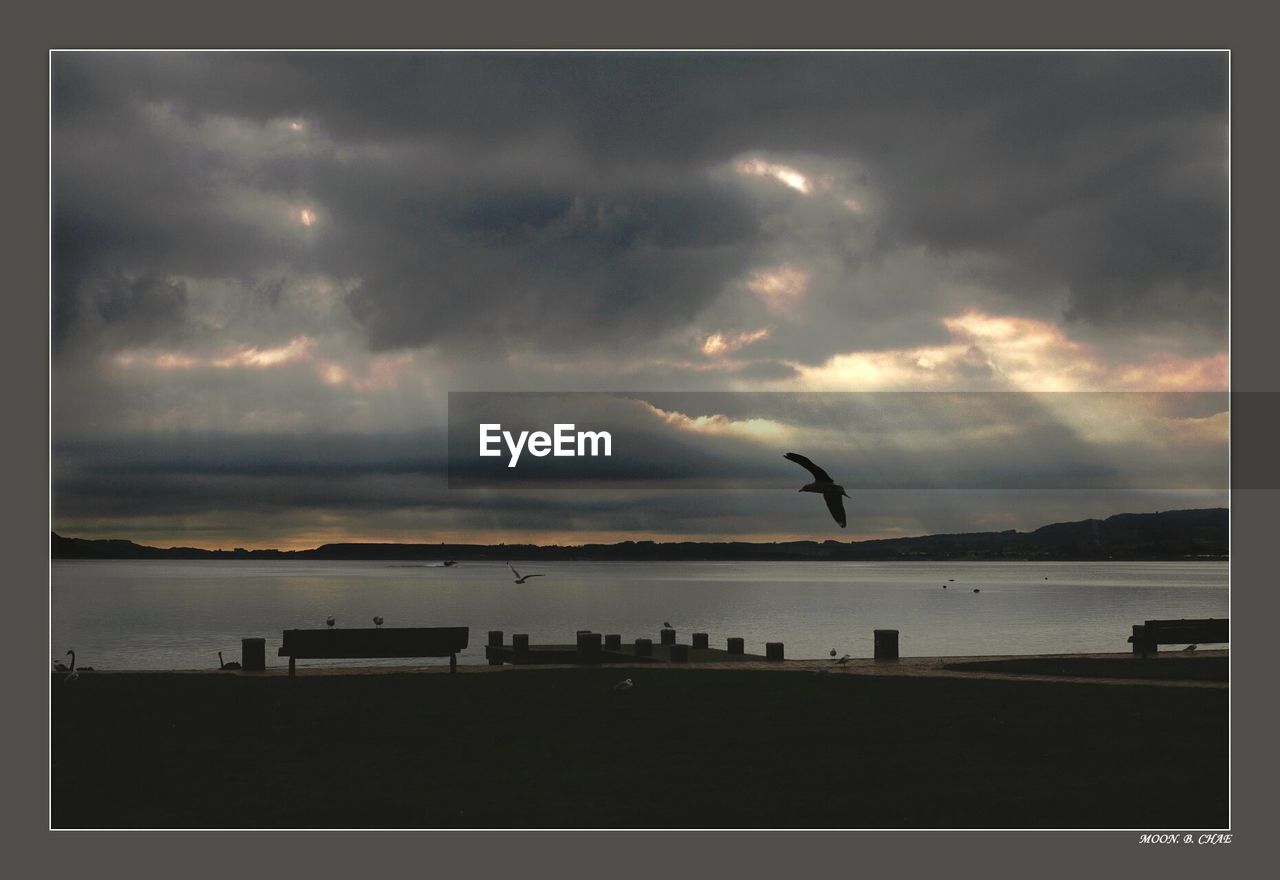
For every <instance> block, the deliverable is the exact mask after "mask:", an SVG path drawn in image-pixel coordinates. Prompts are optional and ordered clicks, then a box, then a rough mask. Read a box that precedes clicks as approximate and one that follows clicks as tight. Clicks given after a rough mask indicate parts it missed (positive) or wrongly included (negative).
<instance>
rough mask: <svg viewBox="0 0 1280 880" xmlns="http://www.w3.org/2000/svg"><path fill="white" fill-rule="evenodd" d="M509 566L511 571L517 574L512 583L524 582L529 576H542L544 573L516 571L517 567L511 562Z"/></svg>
mask: <svg viewBox="0 0 1280 880" xmlns="http://www.w3.org/2000/svg"><path fill="white" fill-rule="evenodd" d="M507 568H509V569H511V573H512V574H513V575H515V576H516V579H515V580H514V581H512V583H514V584H523V583H524V582H525V581H527V580H528V579H529V578H540V577H542V575H540V574H521V573H520V572H518V571H516V567H515V566H514V565H512V564H511V563H510V562H508V563H507Z"/></svg>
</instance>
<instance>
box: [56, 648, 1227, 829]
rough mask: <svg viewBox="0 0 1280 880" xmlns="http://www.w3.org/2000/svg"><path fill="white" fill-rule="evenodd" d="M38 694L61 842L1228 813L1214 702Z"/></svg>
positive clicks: (1108, 688) (736, 680) (991, 684)
mask: <svg viewBox="0 0 1280 880" xmlns="http://www.w3.org/2000/svg"><path fill="white" fill-rule="evenodd" d="M624 677H630V678H632V679H633V680H634V681H635V688H634V689H633V690H631V691H628V692H623V693H615V692H614V691H613V685H614V683H615V682H617V681H619V680H620V679H621V678H624ZM52 699H53V703H52V728H53V732H52V736H53V742H52V754H53V767H52V797H53V806H52V823H53V825H54V827H102V828H119V827H125V828H127V827H334V826H337V827H357V828H361V827H450V826H463V827H651V826H659V827H850V828H880V827H887V828H969V827H980V828H981V827H993V828H1006V827H1007V828H1109V827H1123V828H1143V829H1150V828H1197V829H1204V828H1218V827H1225V826H1226V825H1227V824H1228V815H1227V782H1228V765H1227V750H1228V735H1227V725H1228V702H1227V701H1228V691H1227V689H1225V688H1206V687H1187V688H1181V687H1142V686H1128V685H1092V684H1079V683H1066V682H1044V681H1009V680H990V679H976V680H968V679H964V678H958V677H951V678H922V677H921V678H908V677H874V676H863V675H826V676H815V675H813V674H811V673H807V672H803V673H797V672H781V671H780V672H770V671H756V670H730V669H723V668H721V669H675V670H673V669H663V668H653V669H650V668H647V667H646V668H631V669H625V670H620V669H607V668H578V669H573V668H568V669H553V670H546V669H536V670H530V669H524V670H512V669H504V670H500V671H498V672H497V673H494V674H468V673H465V672H464V673H463V674H459V675H453V676H450V675H440V674H403V673H400V674H383V675H350V676H345V675H325V676H313V677H307V676H299V677H298V678H297V679H294V680H290V679H288V678H285V677H275V676H264V677H255V676H252V675H233V674H224V675H219V674H217V673H211V674H207V675H206V674H172V673H154V674H153V673H137V674H97V675H94V674H92V673H90V674H86V675H84V676H81V678H80V680H79V681H77V682H73V683H70V684H66V683H63V682H62V681H61V680H60V679H59V678H58V677H55V679H54V681H53V697H52Z"/></svg>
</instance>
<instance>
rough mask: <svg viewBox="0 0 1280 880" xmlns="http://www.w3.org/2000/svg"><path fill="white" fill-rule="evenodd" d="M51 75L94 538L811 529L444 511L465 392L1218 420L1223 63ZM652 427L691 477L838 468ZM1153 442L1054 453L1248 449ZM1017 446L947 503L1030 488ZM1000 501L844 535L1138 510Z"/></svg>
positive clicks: (444, 63) (743, 57)
mask: <svg viewBox="0 0 1280 880" xmlns="http://www.w3.org/2000/svg"><path fill="white" fill-rule="evenodd" d="M51 75H52V181H51V183H52V211H53V216H52V236H53V282H52V308H51V314H52V322H53V323H52V341H53V374H54V389H53V390H54V399H53V426H54V441H55V445H54V475H55V478H54V515H55V522H54V524H55V527H56V528H59V529H61V530H65V531H67V532H69V533H73V534H85V535H107V534H111V535H126V536H140V537H146V536H151V537H153V538H154V539H155V540H161V541H163V540H173V541H183V540H185V541H186V542H187V543H196V544H204V545H209V544H216V543H220V542H229V541H239V542H241V543H245V544H252V545H263V544H271V543H283V542H294V543H306V542H307V541H308V540H310V539H312V538H315V539H322V538H335V537H365V538H376V537H379V536H384V537H395V538H397V539H414V538H417V539H423V540H435V539H436V537H435V536H437V535H440V536H444V535H448V536H450V537H452V538H460V537H466V536H471V537H474V538H476V539H478V540H480V539H486V537H487V536H503V537H505V538H507V539H512V538H517V537H519V536H521V535H523V536H525V537H527V538H528V539H531V540H538V539H541V538H543V537H547V536H554V537H556V538H558V539H564V538H565V536H568V535H573V534H582V535H583V536H587V535H590V536H593V537H595V538H600V537H602V536H608V535H612V536H616V537H627V536H641V535H664V536H673V535H681V534H687V535H690V536H705V537H729V536H733V535H753V536H768V535H775V534H781V533H782V532H783V531H784V528H783V526H781V525H780V524H779V523H778V522H776V521H774V520H772V519H771V518H770V517H769V515H768V513H767V509H768V505H756V506H754V507H753V508H751V509H750V510H735V512H734V513H732V515H731V514H729V513H726V512H725V509H724V508H725V504H726V502H725V499H724V498H721V497H718V496H716V495H715V493H711V492H700V493H696V494H688V495H679V494H678V493H677V494H676V495H674V496H664V499H665V500H659V499H657V498H649V499H648V500H646V499H645V497H640V496H638V497H637V498H635V499H632V500H631V501H630V503H628V504H626V505H622V504H617V505H610V504H603V503H602V502H600V501H599V500H597V501H596V502H592V503H587V502H582V501H579V502H574V503H570V502H569V500H568V496H567V495H564V494H561V495H557V496H555V497H545V498H539V497H536V496H527V497H526V501H527V504H522V505H511V506H510V507H509V508H508V509H505V510H494V509H491V507H489V506H486V505H487V503H488V502H487V501H486V500H485V499H483V498H480V497H476V496H472V495H463V494H460V493H457V492H454V493H450V492H449V491H448V490H446V489H444V488H443V476H442V473H443V472H442V470H441V468H442V467H443V462H442V460H441V459H440V457H439V455H438V453H439V445H438V443H437V444H436V446H434V447H433V446H431V444H430V443H428V444H427V447H426V448H424V449H423V450H420V451H419V454H416V455H406V454H405V453H404V450H403V449H400V447H401V446H405V445H408V444H411V442H412V441H413V439H414V438H422V437H426V436H435V435H436V434H438V433H441V432H443V429H444V420H445V409H446V394H447V392H448V391H450V390H454V391H457V390H559V389H572V390H589V389H604V390H611V391H625V390H628V389H636V390H645V389H657V390H670V391H685V390H690V391H692V390H737V391H759V390H770V391H783V392H786V391H794V392H804V391H832V390H836V391H911V390H929V391H974V390H982V391H1033V392H1043V391H1119V390H1123V391H1206V390H1222V389H1225V388H1226V382H1227V358H1226V347H1227V343H1226V339H1227V286H1226V274H1227V239H1226V234H1227V58H1226V56H1225V54H1223V53H1212V52H1189V53H1162V52H1153V53H1110V52H1096V53H1074V52H1071V53H843V52H840V53H760V54H753V53H716V54H698V53H670V54H662V53H601V54H595V53H350V54H332V53H294V54H289V53H79V52H60V53H55V55H54V57H53V62H52V74H51ZM652 405H653V406H654V407H655V408H656V410H657V411H658V412H661V413H663V414H664V415H662V417H661V419H659V422H660V423H661V425H663V426H664V430H667V431H669V432H675V433H674V434H673V436H675V437H677V438H678V435H679V433H680V432H686V433H687V432H688V431H689V430H690V429H691V428H694V429H696V428H698V427H701V429H702V430H703V431H704V433H705V432H707V431H712V432H715V431H718V432H720V436H721V438H722V439H725V440H732V441H733V442H740V443H745V444H753V443H754V444H756V445H757V446H759V447H760V450H768V452H769V454H770V455H772V454H774V453H776V452H778V451H780V450H775V449H774V448H773V445H774V440H775V439H777V438H778V437H779V436H782V435H778V434H777V433H776V432H774V433H771V432H773V430H774V429H773V428H772V427H769V426H770V425H772V424H774V423H775V422H776V423H777V424H779V425H784V426H785V430H786V431H788V432H790V434H788V435H785V436H788V437H789V438H790V439H809V440H811V441H813V442H814V443H815V444H817V443H819V441H821V439H822V438H821V436H819V435H820V434H821V430H820V428H819V427H817V426H814V425H806V424H803V423H797V422H787V421H786V420H785V419H775V418H773V416H768V415H767V414H766V415H757V416H747V417H745V418H746V421H745V422H741V423H739V422H738V421H736V420H735V419H734V417H733V416H732V415H731V414H729V413H726V412H682V411H679V410H676V409H665V408H663V407H662V406H661V405H660V404H659V403H652ZM650 415H652V416H654V418H657V415H655V414H654V413H651V414H650ZM774 415H776V414H774ZM1212 415H1213V414H1210V416H1212ZM1148 416H1149V414H1147V415H1144V416H1142V418H1139V419H1136V420H1135V418H1133V417H1132V416H1131V415H1129V414H1124V413H1113V414H1112V416H1111V418H1112V420H1113V421H1112V422H1110V423H1106V424H1103V423H1100V422H1099V420H1098V419H1097V418H1093V419H1091V420H1090V423H1089V424H1088V425H1083V426H1082V425H1081V424H1079V423H1078V422H1079V417H1078V415H1076V416H1073V414H1072V413H1070V412H1067V411H1063V412H1058V413H1056V415H1055V418H1057V419H1058V422H1057V424H1058V425H1059V426H1060V430H1061V431H1063V432H1065V433H1064V436H1069V437H1070V438H1071V439H1072V442H1073V443H1074V444H1083V445H1076V446H1073V447H1072V455H1075V456H1078V457H1087V456H1088V454H1089V452H1090V450H1093V449H1095V448H1096V449H1100V450H1103V451H1106V450H1107V449H1110V450H1111V451H1114V449H1115V442H1116V440H1115V437H1116V436H1117V435H1124V438H1125V439H1124V442H1125V443H1126V444H1137V445H1136V446H1133V447H1132V448H1130V447H1129V446H1126V450H1128V451H1127V452H1126V456H1128V457H1126V458H1124V459H1123V460H1124V461H1125V462H1129V463H1131V464H1133V465H1135V466H1136V464H1137V463H1138V462H1145V464H1144V465H1143V466H1144V467H1148V466H1150V465H1151V464H1152V462H1156V463H1162V464H1163V465H1164V466H1167V467H1168V468H1169V469H1170V472H1171V473H1173V472H1174V471H1176V469H1177V465H1178V459H1177V456H1176V455H1175V453H1174V451H1173V450H1175V449H1176V448H1181V447H1178V442H1183V443H1184V445H1185V447H1186V448H1187V449H1192V450H1195V451H1194V453H1191V454H1194V455H1196V456H1200V455H1202V452H1203V449H1204V448H1205V447H1204V441H1205V437H1204V432H1205V431H1206V430H1212V431H1216V432H1217V434H1215V440H1214V442H1215V443H1216V444H1217V447H1215V448H1220V449H1225V442H1226V437H1225V427H1224V425H1223V422H1224V419H1223V418H1221V417H1219V418H1218V420H1217V421H1211V422H1204V421H1199V422H1194V423H1191V422H1187V423H1185V424H1184V423H1183V422H1178V423H1177V424H1175V425H1173V428H1171V429H1170V430H1168V431H1165V432H1164V433H1162V435H1161V436H1160V437H1159V438H1148V440H1147V441H1146V442H1148V443H1150V444H1151V445H1152V448H1156V447H1157V446H1158V447H1159V454H1155V455H1150V456H1145V457H1144V456H1143V455H1142V454H1141V443H1142V442H1143V441H1142V438H1141V437H1134V436H1132V433H1133V432H1132V430H1131V429H1132V428H1133V426H1134V425H1135V424H1149V423H1148V422H1146V421H1144V419H1146V418H1148ZM752 418H756V419H757V421H755V422H752V421H751V419H752ZM1073 418H1075V421H1074V422H1073ZM1196 418H1201V419H1203V418H1209V416H1204V415H1203V414H1201V415H1198V416H1196ZM682 419H685V420H687V421H682ZM744 426H745V427H744ZM1126 426H1127V427H1126ZM1040 427H1041V426H1040V425H1039V423H1037V430H1039V428H1040ZM1049 430H1050V432H1052V427H1050V428H1049ZM1126 431H1128V433H1126ZM433 432H434V433H433ZM806 432H807V433H806ZM872 436H873V437H874V436H877V435H875V434H874V433H872ZM1001 437H1002V435H1001V434H1000V432H998V431H996V432H992V434H991V436H990V437H989V438H988V439H987V440H986V443H987V445H986V446H985V447H982V448H977V447H973V448H969V447H966V452H965V455H966V456H967V457H966V459H965V461H963V462H957V470H958V471H959V472H964V473H966V474H978V473H980V472H981V468H982V467H983V466H985V464H986V463H990V462H997V461H1000V460H1001V458H1002V457H1003V458H1004V460H1005V461H1008V460H1011V458H1010V456H1007V455H1006V456H1001V454H1000V453H1001V446H1000V444H1001V443H1002V442H1004V443H1008V442H1011V441H1010V440H1009V439H1008V437H1005V438H1004V439H1003V440H1002V439H1001ZM317 438H319V439H317ZM324 438H331V439H332V442H333V443H334V444H337V445H336V446H334V447H333V448H334V449H337V448H341V449H342V450H343V451H342V452H341V453H340V454H339V453H336V452H333V453H326V456H327V457H325V456H322V457H321V458H322V460H323V462H324V463H325V467H324V468H322V469H321V471H322V472H323V476H313V477H311V478H310V479H311V480H312V482H311V483H310V484H308V483H307V482H306V481H307V479H308V477H303V476H299V475H298V474H297V473H295V472H294V471H291V470H290V469H289V466H290V465H291V462H293V458H292V453H291V451H292V450H296V449H297V448H299V446H298V445H299V444H302V445H303V446H304V447H305V446H306V444H308V443H312V442H316V443H321V444H322V445H323V443H324V442H329V441H325V440H324ZM870 440H871V437H868V436H862V437H854V438H853V441H854V444H853V447H852V448H859V449H866V448H867V444H868V443H869V442H870ZM339 441H340V442H339ZM424 442H425V441H424ZM877 442H879V443H881V444H889V445H890V446H891V445H892V444H894V443H897V442H902V441H901V440H900V439H897V440H895V439H894V438H892V437H879V439H878V441H877ZM388 444H391V446H396V445H397V444H399V446H397V447H396V448H397V449H398V450H399V451H397V452H395V453H392V452H391V451H390V447H389V446H388ZM1091 444H1100V445H1091ZM1108 444H1110V445H1109V446H1108ZM326 448H329V447H326ZM744 448H747V447H744ZM750 448H753V449H754V447H750ZM827 448H829V449H830V450H831V452H830V453H829V454H838V452H839V446H838V444H837V445H834V446H830V447H827ZM120 450H129V451H130V455H129V456H126V457H128V458H129V459H130V464H129V467H127V468H124V469H123V470H122V467H123V465H122V464H121V453H120ZM174 450H187V451H188V454H185V455H183V456H178V457H177V458H175V456H174V454H173V451H174ZM245 450H254V452H253V454H252V459H253V460H255V461H257V462H258V465H256V466H254V467H247V466H244V457H245V455H247V453H246V452H245ZM874 451H876V452H877V454H878V455H880V456H881V457H887V458H892V457H893V452H894V450H893V449H891V448H880V449H878V450H874ZM1224 454H1225V453H1224ZM149 457H151V458H149ZM148 460H153V461H156V462H168V464H167V465H166V466H165V467H158V466H157V467H154V468H150V469H149V468H148V467H147V466H146V464H147V461H148ZM304 460H310V459H304ZM746 460H754V459H752V458H751V457H750V456H748V457H747V459H746ZM762 460H763V459H762ZM1012 460H1016V456H1015V457H1013V459H1012ZM344 461H350V462H359V463H360V464H359V466H356V465H355V464H352V465H351V466H350V467H344V465H343V462H344ZM1197 461H1199V459H1197ZM405 462H413V467H412V468H408V469H406V467H405ZM1201 464H1203V462H1201ZM1125 466H1130V465H1125ZM316 467H317V468H319V467H320V465H319V464H316ZM321 471H317V473H320V472H321ZM1149 478H1151V479H1154V477H1152V475H1151V474H1149V473H1144V477H1143V480H1142V482H1143V483H1144V484H1147V485H1150V484H1151V483H1150V479H1149ZM316 481H319V482H318V483H317V482H316ZM1156 482H1159V480H1158V479H1157V480H1156ZM1166 485H1168V486H1172V485H1174V484H1173V483H1172V482H1170V483H1167V484H1166ZM729 494H730V495H731V494H732V493H729ZM904 497H905V496H904ZM999 497H1002V496H998V495H995V496H993V495H990V494H989V493H988V494H987V495H983V496H981V497H980V498H979V497H978V496H975V500H974V504H973V507H972V509H971V510H970V511H969V512H968V513H967V514H966V516H967V517H968V518H967V520H965V519H964V517H961V516H959V514H958V513H957V512H956V511H957V510H958V509H959V508H958V507H956V506H950V507H948V510H949V511H950V512H949V513H948V514H947V516H946V517H945V518H944V517H943V516H942V515H941V514H940V513H939V511H940V510H941V509H942V508H941V506H940V505H930V504H920V505H916V506H915V507H914V508H913V507H912V506H911V505H908V504H906V503H905V502H904V503H902V504H893V505H888V506H887V507H886V506H884V505H882V510H887V509H888V508H889V507H892V508H893V509H894V511H895V513H894V516H893V519H892V523H890V522H889V521H888V520H886V519H885V517H884V516H881V515H880V514H873V513H871V512H870V511H867V510H864V511H861V512H859V511H858V509H857V505H856V504H854V505H852V506H851V526H853V528H851V530H850V531H853V532H856V533H858V534H882V533H884V534H888V533H901V532H902V531H904V530H905V531H911V530H913V529H914V530H919V531H932V530H940V529H950V530H954V529H956V528H967V527H970V526H972V527H979V526H983V527H990V526H991V525H993V524H994V525H1003V524H1002V523H995V522H994V521H993V517H994V518H995V519H999V517H1000V516H1005V517H1006V518H1007V524H1008V525H1009V526H1019V525H1035V524H1037V523H1038V521H1039V520H1042V519H1043V520H1046V521H1047V520H1048V519H1052V518H1061V517H1062V515H1063V514H1064V512H1066V511H1074V514H1075V515H1080V516H1086V515H1105V514H1107V513H1112V512H1116V511H1117V510H1118V509H1120V508H1115V507H1114V506H1113V504H1112V501H1111V500H1108V501H1099V500H1098V497H1095V496H1088V497H1084V496H1070V497H1074V499H1075V500H1072V501H1069V502H1068V501H1061V500H1059V501H1054V502H1052V503H1051V502H1048V501H1046V500H1045V496H1043V495H1040V496H1037V498H1038V499H1039V500H1038V501H1036V503H1035V505H1032V507H1031V508H1028V509H1022V508H1020V507H1019V506H1018V505H1017V504H1015V503H1013V502H1012V501H1010V500H1009V499H1008V498H1005V500H1003V501H998V502H997V501H993V498H999ZM1028 497H1030V496H1028ZM1064 497H1068V496H1064ZM1126 497H1128V496H1126ZM1113 500H1114V499H1113ZM1217 500H1218V499H1217V496H1216V495H1215V496H1214V497H1212V498H1209V499H1208V501H1209V502H1210V503H1215V502H1216V501H1217ZM1196 503H1199V501H1198V499H1197V498H1194V497H1191V496H1178V497H1167V496H1159V497H1158V498H1157V499H1156V500H1151V501H1148V502H1145V504H1144V503H1142V502H1141V501H1140V499H1139V500H1134V501H1133V504H1135V505H1137V507H1134V508H1132V509H1139V508H1142V509H1154V507H1155V506H1166V507H1167V506H1178V505H1182V506H1194V505H1195V504H1196ZM575 504H576V505H577V506H575ZM586 511H590V513H586ZM1069 515H1070V514H1069ZM904 517H906V519H904ZM960 520H964V522H961V521H960ZM966 522H967V523H968V524H969V525H966V524H965V523H966ZM814 525H815V527H817V526H819V525H820V523H816V522H815V524H814ZM793 527H794V524H788V525H787V526H786V528H787V529H792V528H793ZM895 530H896V531H895ZM823 536H824V537H825V535H823ZM441 539H443V538H441ZM584 539H585V538H584Z"/></svg>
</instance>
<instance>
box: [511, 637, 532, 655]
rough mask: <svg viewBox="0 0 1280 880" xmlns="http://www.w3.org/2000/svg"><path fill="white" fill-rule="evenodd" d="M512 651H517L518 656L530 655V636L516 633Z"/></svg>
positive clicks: (512, 638)
mask: <svg viewBox="0 0 1280 880" xmlns="http://www.w3.org/2000/svg"><path fill="white" fill-rule="evenodd" d="M511 650H513V651H515V652H516V653H517V654H528V653H529V634H528V633H516V634H515V635H513V636H512V637H511Z"/></svg>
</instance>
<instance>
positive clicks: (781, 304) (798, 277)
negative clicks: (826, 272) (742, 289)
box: [747, 263, 810, 313]
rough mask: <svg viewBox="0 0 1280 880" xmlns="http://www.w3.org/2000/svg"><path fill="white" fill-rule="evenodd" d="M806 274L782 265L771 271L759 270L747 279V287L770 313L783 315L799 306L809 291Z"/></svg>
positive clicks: (785, 264)
mask: <svg viewBox="0 0 1280 880" xmlns="http://www.w3.org/2000/svg"><path fill="white" fill-rule="evenodd" d="M809 278H810V275H809V273H808V272H806V271H804V270H803V269H800V268H799V267H797V266H793V265H792V264H790V263H784V264H782V265H781V266H777V267H775V268H772V269H761V270H760V271H758V272H755V273H753V274H752V275H751V277H750V278H749V279H747V287H748V288H749V289H750V290H751V292H752V293H754V294H755V295H756V296H758V297H760V300H761V301H762V302H763V303H764V304H765V305H766V306H768V307H769V309H770V310H771V311H774V312H779V313H785V312H789V311H790V310H791V309H792V308H794V307H795V306H796V305H798V304H799V302H800V300H802V299H803V298H804V295H805V292H806V291H807V290H808V289H809Z"/></svg>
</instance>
